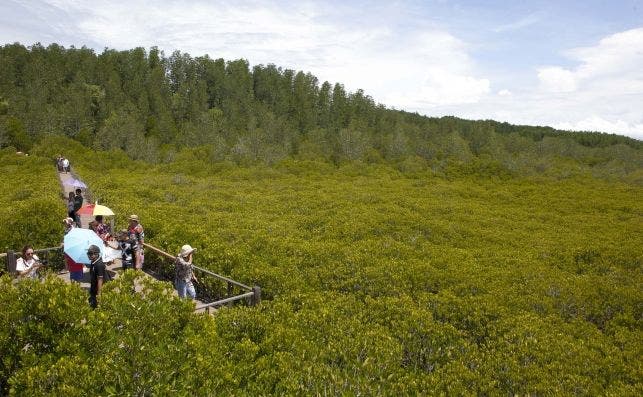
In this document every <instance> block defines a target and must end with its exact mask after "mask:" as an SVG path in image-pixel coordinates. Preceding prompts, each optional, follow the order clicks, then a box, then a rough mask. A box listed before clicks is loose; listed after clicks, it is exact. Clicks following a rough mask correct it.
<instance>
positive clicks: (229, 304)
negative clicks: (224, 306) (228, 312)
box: [228, 281, 232, 307]
mask: <svg viewBox="0 0 643 397" xmlns="http://www.w3.org/2000/svg"><path fill="white" fill-rule="evenodd" d="M231 296H232V283H231V282H229V281H228V298H229V297H231ZM228 307H232V302H229V303H228Z"/></svg>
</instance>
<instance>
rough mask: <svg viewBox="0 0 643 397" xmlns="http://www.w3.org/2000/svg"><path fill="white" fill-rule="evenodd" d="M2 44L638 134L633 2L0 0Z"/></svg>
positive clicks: (641, 15)
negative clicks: (159, 54) (285, 72)
mask: <svg viewBox="0 0 643 397" xmlns="http://www.w3.org/2000/svg"><path fill="white" fill-rule="evenodd" d="M14 42H19V43H21V44H23V45H25V46H29V45H32V44H34V43H38V42H39V43H41V44H43V45H48V44H50V43H57V44H60V45H63V46H65V47H70V46H74V47H77V48H80V47H83V46H86V47H89V48H92V49H94V50H95V51H96V52H97V53H100V52H102V51H103V50H104V49H105V48H110V49H116V50H128V49H132V48H135V47H145V48H146V49H149V48H150V47H153V46H156V47H158V48H159V49H161V50H163V51H164V52H165V54H166V55H167V56H169V55H170V54H171V53H172V52H173V51H175V50H179V51H181V52H184V53H188V54H190V55H191V56H193V57H197V56H202V55H206V54H207V55H209V56H210V57H211V58H214V59H216V58H224V59H226V60H234V59H240V58H243V59H247V60H248V61H249V62H250V64H251V65H256V64H264V65H267V64H270V63H272V64H275V65H277V66H280V67H283V68H289V69H294V70H303V71H304V72H310V73H312V74H313V75H315V76H316V77H317V78H318V79H319V80H320V81H321V82H323V81H329V82H331V83H336V82H338V83H341V84H344V86H345V87H346V89H347V90H349V91H355V90H357V89H363V90H364V92H365V93H366V94H367V95H369V96H371V97H372V98H373V99H374V101H375V102H377V103H381V104H384V105H386V106H387V107H389V108H395V109H401V110H407V111H411V112H418V113H420V114H424V115H427V116H435V117H440V116H445V115H453V116H457V117H461V118H466V119H476V120H477V119H493V120H497V121H507V122H510V123H512V124H526V125H548V126H552V127H555V128H560V129H566V130H580V131H601V132H609V133H617V134H622V135H628V136H631V137H634V138H636V139H639V140H643V0H612V1H606V0H600V1H599V0H583V1H580V0H579V1H575V0H530V1H527V0H513V1H510V0H506V1H492V0H489V1H482V0H479V1H473V0H470V1H449V0H425V1H410V0H409V1H394V0H391V1H378V0H373V1H356V0H343V1H336V0H327V1H307V0H300V1H246V0H235V1H219V0H194V1H191V0H184V1H171V0H127V1H121V0H111V1H104V0H92V1H81V0H20V1H18V0H0V45H3V44H9V43H14Z"/></svg>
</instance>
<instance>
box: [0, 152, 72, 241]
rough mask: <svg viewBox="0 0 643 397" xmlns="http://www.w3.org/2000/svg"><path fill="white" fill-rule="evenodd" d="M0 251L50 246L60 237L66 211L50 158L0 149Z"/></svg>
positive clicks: (60, 238)
mask: <svg viewBox="0 0 643 397" xmlns="http://www.w3.org/2000/svg"><path fill="white" fill-rule="evenodd" d="M0 175H2V178H3V179H2V180H3V183H2V186H3V189H2V191H1V192H0V252H6V251H7V250H9V249H11V250H14V251H20V249H21V248H22V246H23V245H25V244H32V245H34V246H35V247H40V248H44V247H51V246H55V245H58V244H59V243H60V241H62V227H61V225H60V222H61V221H62V219H63V217H64V216H65V214H66V212H67V211H66V209H65V206H64V204H63V202H62V200H61V191H60V183H59V182H58V179H57V177H56V168H55V167H54V162H53V160H50V159H47V158H42V157H37V156H24V155H18V154H16V152H15V150H13V149H11V148H8V149H3V150H0Z"/></svg>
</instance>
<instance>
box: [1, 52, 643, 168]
mask: <svg viewBox="0 0 643 397" xmlns="http://www.w3.org/2000/svg"><path fill="white" fill-rule="evenodd" d="M46 134H59V135H61V134H62V135H66V136H68V137H71V138H73V139H75V140H77V141H79V142H81V143H83V144H84V145H86V146H91V147H94V148H96V149H106V150H111V149H123V150H124V151H125V152H126V153H127V154H128V155H129V156H130V157H132V158H136V159H143V160H146V161H148V162H169V161H172V160H173V159H174V158H175V157H176V155H177V153H178V152H179V151H180V150H181V148H184V147H196V146H201V147H203V148H205V150H203V151H202V152H200V154H201V155H203V156H204V157H206V158H207V159H208V160H210V161H215V162H221V161H226V160H227V161H231V162H234V163H236V164H259V163H264V164H275V163H277V162H279V161H281V160H283V159H286V158H296V159H305V160H315V161H324V162H332V163H334V164H339V163H341V162H344V161H354V160H362V161H367V162H371V163H388V164H395V165H397V166H399V167H401V168H408V167H424V168H427V167H430V168H431V169H432V170H433V171H434V172H437V173H441V172H447V171H446V170H448V169H449V168H451V167H452V165H453V164H454V163H458V164H461V163H465V164H474V165H473V166H472V167H471V166H470V167H468V168H469V169H481V168H482V169H489V168H492V172H496V171H498V170H502V171H504V172H509V173H512V174H518V175H528V174H534V173H541V172H543V171H545V170H548V169H550V168H557V167H559V168H561V167H562V168H565V169H570V168H571V169H578V168H580V169H583V170H591V171H592V172H593V173H594V174H595V175H596V176H602V177H605V176H606V177H610V178H623V177H631V173H632V172H633V171H637V170H640V168H641V165H643V155H642V154H641V150H640V149H641V142H640V141H636V140H633V139H630V138H626V137H623V136H618V135H611V134H600V133H571V132H562V131H556V130H553V129H551V128H546V127H529V126H514V125H510V124H507V123H498V122H494V121H489V120H487V121H466V120H460V119H457V118H454V117H444V118H440V119H436V118H429V117H424V116H420V115H417V114H410V113H406V112H402V111H396V110H391V109H386V108H385V107H384V106H382V105H378V104H376V103H375V101H374V100H373V99H372V98H370V97H369V96H368V95H367V94H366V93H364V92H363V91H361V90H358V91H357V92H354V93H349V92H346V90H345V89H344V87H343V86H342V85H341V84H339V83H337V84H335V85H331V84H329V83H328V82H323V83H320V82H319V81H318V80H317V78H316V77H315V76H313V75H311V74H309V73H304V72H301V71H300V72H296V71H293V70H288V69H282V68H279V67H277V66H275V65H267V66H264V65H256V66H253V67H250V65H249V64H248V62H247V61H245V60H234V61H225V60H223V59H216V60H213V59H210V58H209V57H207V56H203V57H196V58H192V57H191V56H189V55H188V54H181V53H179V52H175V53H173V54H172V55H171V56H169V57H166V56H165V55H164V54H163V53H162V52H160V51H159V50H157V49H156V48H152V49H150V50H149V52H148V51H146V50H144V49H142V48H136V49H133V50H130V51H115V50H109V49H106V50H105V51H103V52H102V53H101V54H95V53H94V52H93V51H92V50H90V49H87V48H80V49H77V48H69V49H65V48H63V47H61V46H58V45H55V44H52V45H50V46H48V47H46V48H45V47H43V46H41V45H38V44H36V45H33V46H31V47H29V48H25V47H24V46H22V45H20V44H10V45H5V46H2V47H0V147H1V146H7V145H12V146H14V147H16V148H18V149H20V150H29V149H30V147H31V146H32V145H33V144H34V143H37V142H38V141H39V140H40V138H41V137H42V136H43V135H46ZM638 178H640V176H639V177H638Z"/></svg>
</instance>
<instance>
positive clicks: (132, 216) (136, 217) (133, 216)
mask: <svg viewBox="0 0 643 397" xmlns="http://www.w3.org/2000/svg"><path fill="white" fill-rule="evenodd" d="M129 220H130V221H136V222H138V215H130V216H129Z"/></svg>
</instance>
